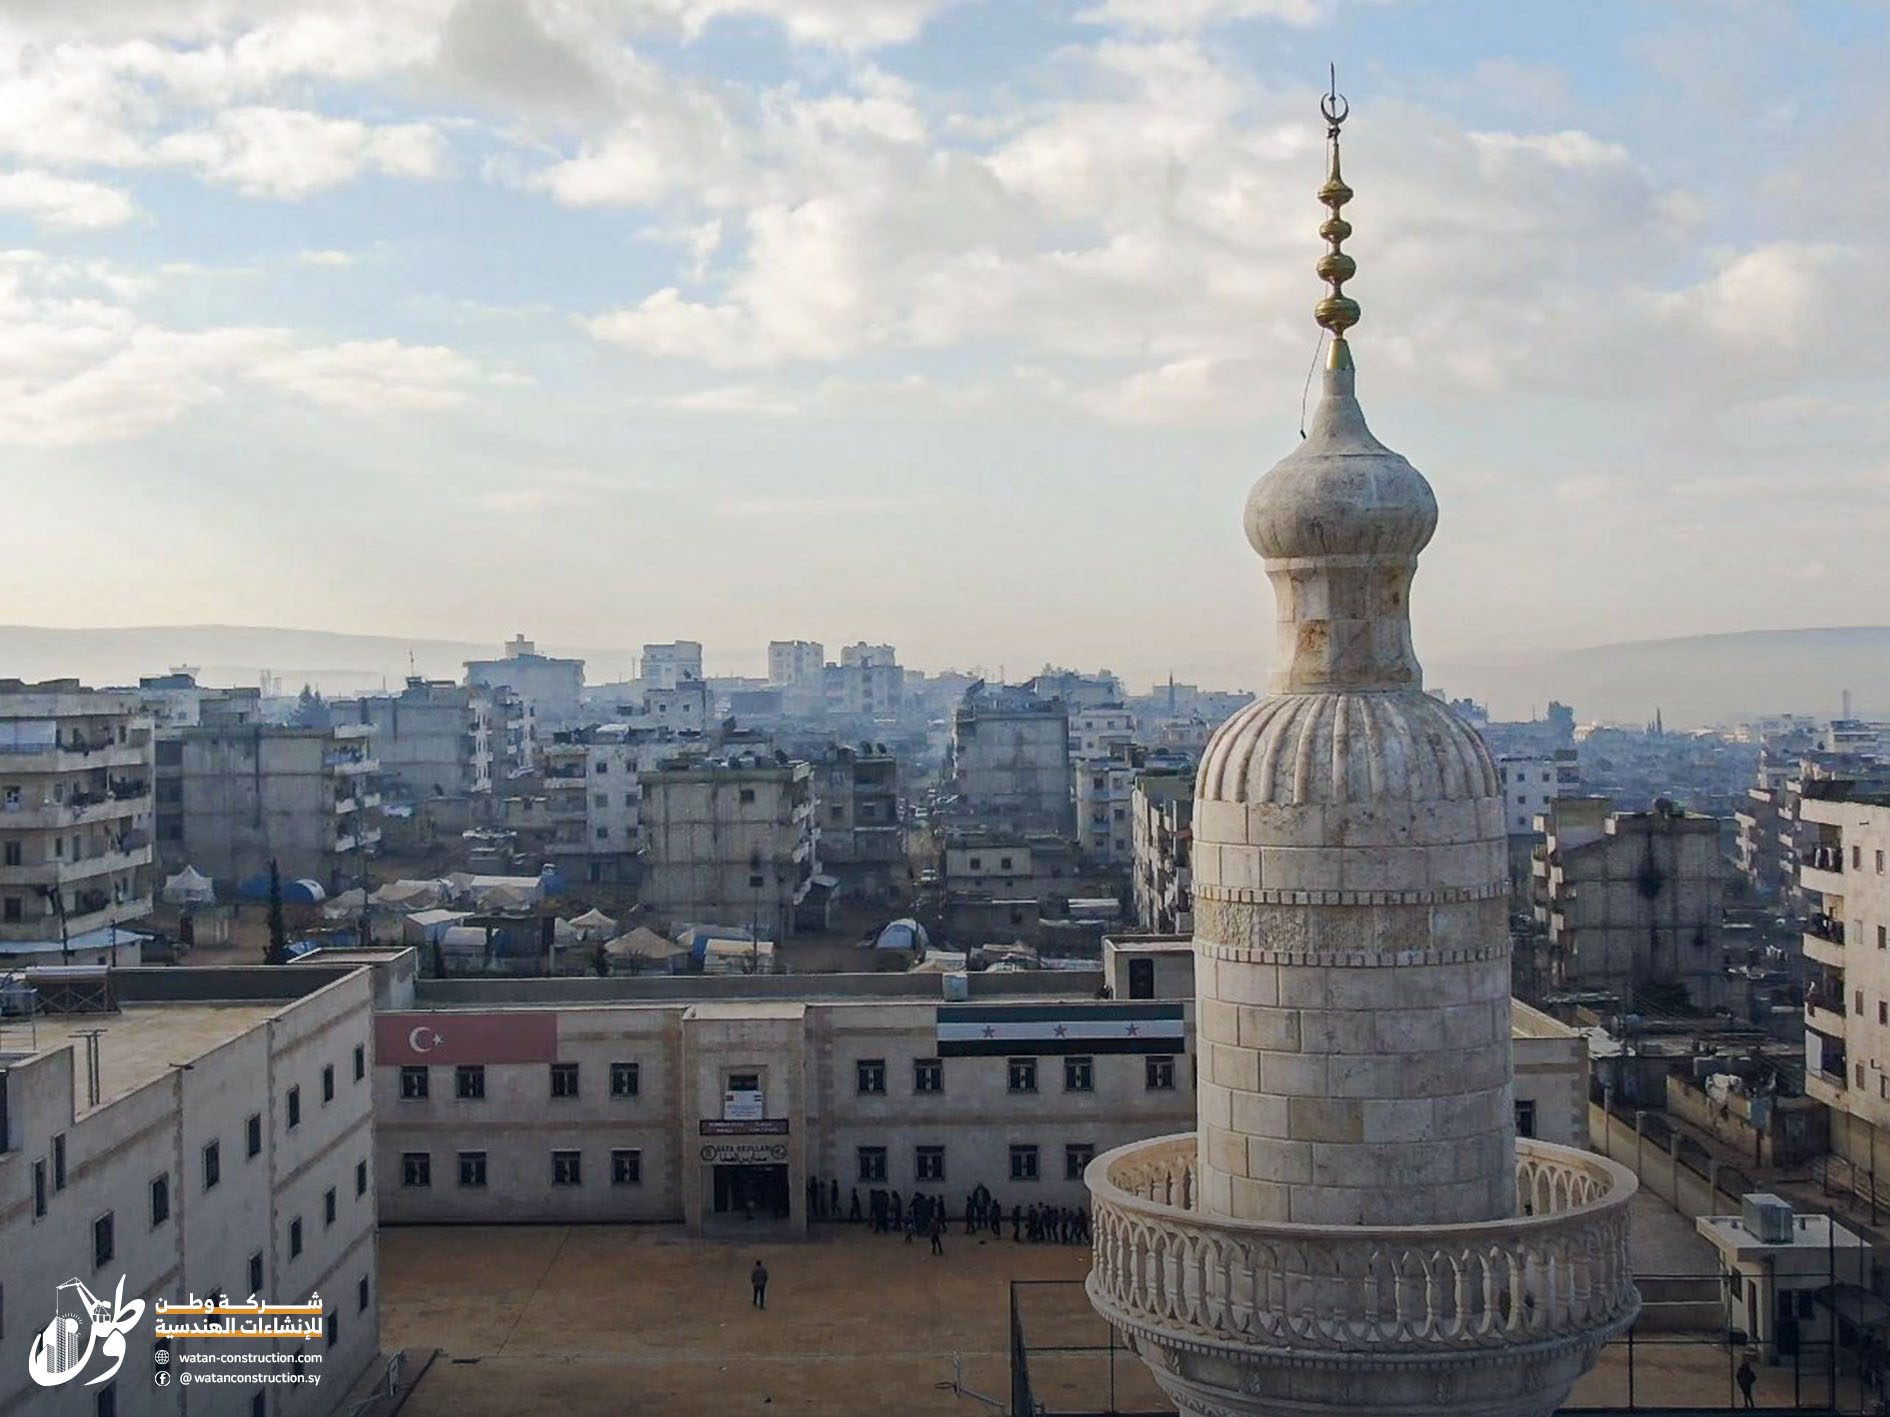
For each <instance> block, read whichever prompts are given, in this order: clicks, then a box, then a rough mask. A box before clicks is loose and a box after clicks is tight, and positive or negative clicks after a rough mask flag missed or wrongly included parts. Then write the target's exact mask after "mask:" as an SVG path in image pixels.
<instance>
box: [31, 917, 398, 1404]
mask: <svg viewBox="0 0 1890 1417" xmlns="http://www.w3.org/2000/svg"><path fill="white" fill-rule="evenodd" d="M405 958H406V959H407V961H408V962H409V966H410V964H411V960H412V956H411V954H410V953H409V954H407V955H406V956H405ZM373 977H374V976H373V975H372V973H371V972H370V971H369V970H367V969H362V968H356V967H349V966H336V965H321V966H315V965H296V966H288V967H281V968H275V969H264V968H249V969H118V970H114V971H112V973H111V976H110V981H109V984H101V985H100V988H101V989H106V990H109V1000H108V1002H109V1003H110V1004H111V1005H112V1007H111V1008H110V1009H108V1010H105V1011H99V1012H76V1013H61V1012H57V1011H56V1010H57V1009H58V1008H60V1007H61V1006H62V1001H61V1000H60V999H59V998H58V997H56V996H54V997H48V996H46V995H42V996H41V997H40V998H39V1000H38V1001H37V1003H38V1007H37V1010H36V1014H35V1017H34V1018H33V1019H32V1021H31V1023H30V1024H29V1023H27V1022H25V1021H22V1020H21V1019H19V1018H18V1017H12V1018H7V1019H5V1020H4V1021H0V1257H4V1258H3V1259H0V1305H3V1306H4V1307H3V1308H0V1323H4V1325H5V1334H6V1350H7V1354H8V1360H7V1361H6V1362H4V1363H0V1412H6V1413H19V1414H22V1417H25V1414H31V1417H41V1414H45V1417H97V1414H100V1413H115V1414H125V1415H126V1417H129V1414H154V1415H155V1414H158V1413H167V1414H174V1413H176V1412H179V1411H182V1410H184V1408H183V1407H182V1405H181V1402H182V1394H181V1393H180V1391H179V1390H178V1389H177V1388H176V1387H174V1386H167V1387H160V1386H158V1385H157V1382H156V1381H155V1374H156V1373H157V1371H158V1365H157V1364H156V1363H155V1362H154V1353H155V1352H156V1350H157V1347H158V1346H159V1345H158V1344H157V1342H156V1341H155V1340H154V1329H155V1325H156V1313H155V1305H156V1304H157V1302H158V1301H160V1300H163V1301H165V1302H167V1303H172V1304H181V1303H183V1302H184V1301H185V1300H186V1299H187V1298H202V1297H204V1296H207V1295H212V1294H216V1295H222V1296H225V1297H226V1298H227V1299H229V1300H230V1301H231V1302H241V1301H243V1300H245V1299H247V1297H248V1296H250V1295H252V1294H253V1295H255V1296H256V1297H257V1298H259V1299H262V1300H264V1301H266V1302H269V1303H276V1304H286V1303H297V1302H306V1301H307V1300H308V1299H309V1298H310V1297H311V1296H314V1295H319V1296H320V1301H321V1304H322V1308H323V1313H322V1323H323V1328H324V1333H323V1335H322V1336H321V1337H320V1338H318V1339H315V1340H312V1346H313V1347H314V1349H315V1350H316V1351H317V1352H319V1354H320V1356H321V1373H322V1381H321V1383H320V1384H319V1385H318V1386H297V1385H287V1384H272V1385H267V1386H265V1385H257V1386H255V1387H248V1388H239V1387H227V1388H224V1387H219V1388H208V1387H206V1388H204V1389H202V1391H201V1392H198V1391H193V1392H192V1393H191V1395H190V1398H189V1409H188V1410H189V1411H191V1412H199V1411H201V1412H205V1413H211V1414H228V1417H238V1414H260V1415H261V1417H320V1415H321V1414H326V1413H329V1412H332V1411H334V1410H336V1408H337V1404H338V1403H340V1401H341V1400H342V1398H343V1397H344V1395H345V1394H346V1393H347V1392H348V1390H349V1388H350V1386H351V1385H352V1384H353V1383H354V1382H355V1380H356V1379H357V1378H359V1377H360V1376H361V1375H362V1374H363V1373H364V1372H365V1371H366V1370H367V1368H368V1366H369V1365H370V1364H372V1363H373V1362H375V1361H376V1359H377V1357H378V1355H379V1349H380V1323H379V1296H380V1289H379V1274H378V1271H377V1268H376V1249H375V1226H376V1212H375V1202H376V1197H377V1194H378V1189H379V1188H378V1186H377V1185H376V1178H375V1175H374V1164H375V1163H374V1144H373V1093H374V1083H373V1079H372V1077H371V1065H372V1059H371V1056H370V1037H371V1031H372V1029H371V1020H372V1018H373V996H372V992H371V990H372V982H373ZM94 997H101V998H102V996H94ZM64 1002H65V1003H72V1002H74V1001H73V1000H72V999H67V1000H65V1001H64ZM88 1034H89V1035H92V1036H91V1037H89V1038H88V1037H87V1035H88ZM121 1278H122V1280H123V1285H124V1290H123V1292H124V1298H125V1299H126V1301H132V1300H136V1301H138V1302H140V1303H141V1304H142V1306H143V1311H142V1314H141V1316H140V1317H139V1320H138V1322H137V1323H135V1324H134V1325H133V1326H132V1327H131V1329H130V1330H129V1332H128V1333H127V1335H126V1340H125V1349H124V1360H123V1364H122V1366H121V1367H120V1368H119V1369H118V1372H117V1374H116V1375H115V1376H114V1377H112V1378H110V1379H109V1380H108V1381H106V1382H104V1383H101V1384H97V1385H92V1384H91V1380H92V1379H94V1378H96V1377H99V1376H101V1375H102V1374H103V1373H104V1372H105V1371H106V1370H107V1368H108V1367H109V1364H110V1362H111V1359H110V1357H109V1355H108V1354H105V1353H100V1354H98V1355H95V1356H94V1358H93V1359H92V1361H91V1363H90V1364H89V1365H88V1367H87V1368H86V1369H85V1370H84V1371H82V1372H81V1373H79V1374H76V1375H75V1376H74V1377H73V1378H72V1380H71V1381H69V1382H67V1383H65V1384H64V1385H62V1386H58V1387H51V1388H46V1387H40V1386H37V1385H36V1384H35V1383H34V1382H33V1381H32V1379H31V1378H30V1377H29V1375H28V1371H27V1363H26V1354H27V1349H28V1346H29V1339H30V1337H31V1335H33V1334H35V1333H37V1332H39V1331H40V1330H41V1329H43V1328H44V1327H45V1326H46V1325H47V1324H48V1323H49V1321H50V1320H52V1319H53V1317H54V1316H55V1314H56V1313H66V1314H71V1315H74V1316H75V1317H79V1318H80V1321H81V1323H83V1322H84V1317H83V1316H84V1295H85V1294H89V1295H91V1296H95V1297H96V1298H98V1299H100V1300H103V1301H105V1302H107V1303H110V1302H111V1301H112V1299H113V1296H114V1295H115V1293H116V1292H117V1290H118V1286H119V1283H120V1280H121ZM75 1281H76V1283H75ZM81 1288H82V1289H83V1293H81ZM171 1345H172V1353H173V1355H175V1354H179V1353H182V1352H199V1353H206V1354H214V1353H216V1352H217V1351H218V1345H217V1344H216V1343H215V1342H214V1341H210V1340H203V1339H175V1340H171ZM227 1346H228V1345H227V1344H226V1345H223V1347H225V1348H227ZM309 1346H311V1345H310V1343H306V1342H303V1341H297V1342H296V1343H295V1345H294V1347H296V1348H306V1347H309ZM285 1351H286V1349H285ZM169 1366H170V1367H171V1369H172V1371H173V1372H177V1371H182V1366H183V1365H182V1364H181V1363H178V1362H176V1361H175V1359H173V1361H172V1363H171V1364H170V1365H169Z"/></svg>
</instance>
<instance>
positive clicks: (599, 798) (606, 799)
mask: <svg viewBox="0 0 1890 1417" xmlns="http://www.w3.org/2000/svg"><path fill="white" fill-rule="evenodd" d="M591 805H592V806H593V807H598V808H605V807H609V806H610V794H609V793H608V792H593V793H592V794H591Z"/></svg>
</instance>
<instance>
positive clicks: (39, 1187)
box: [33, 1161, 46, 1220]
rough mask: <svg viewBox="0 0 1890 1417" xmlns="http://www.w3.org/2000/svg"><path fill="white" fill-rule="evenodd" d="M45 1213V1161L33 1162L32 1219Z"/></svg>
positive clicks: (39, 1217)
mask: <svg viewBox="0 0 1890 1417" xmlns="http://www.w3.org/2000/svg"><path fill="white" fill-rule="evenodd" d="M45 1215H46V1163H45V1162H43V1161H35V1162H34V1163H33V1219H35V1220H40V1219H43V1218H44V1217H45Z"/></svg>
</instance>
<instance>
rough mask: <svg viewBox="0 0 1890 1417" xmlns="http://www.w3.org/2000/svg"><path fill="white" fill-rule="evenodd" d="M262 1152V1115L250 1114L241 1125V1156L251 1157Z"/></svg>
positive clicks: (257, 1113) (258, 1113)
mask: <svg viewBox="0 0 1890 1417" xmlns="http://www.w3.org/2000/svg"><path fill="white" fill-rule="evenodd" d="M261 1152H262V1113H260V1112H252V1113H250V1114H249V1117H248V1118H247V1119H246V1120H245V1121H244V1123H243V1154H244V1156H245V1157H246V1158H247V1157H251V1156H257V1155H260V1154H261Z"/></svg>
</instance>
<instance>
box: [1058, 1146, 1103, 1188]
mask: <svg viewBox="0 0 1890 1417" xmlns="http://www.w3.org/2000/svg"><path fill="white" fill-rule="evenodd" d="M1095 1159H1096V1148H1095V1146H1093V1145H1092V1144H1091V1143H1089V1142H1086V1141H1073V1142H1068V1143H1066V1144H1065V1145H1064V1148H1063V1179H1064V1180H1066V1181H1080V1180H1082V1179H1083V1170H1084V1168H1085V1167H1087V1166H1088V1165H1089V1163H1090V1162H1092V1161H1094V1160H1095Z"/></svg>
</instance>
